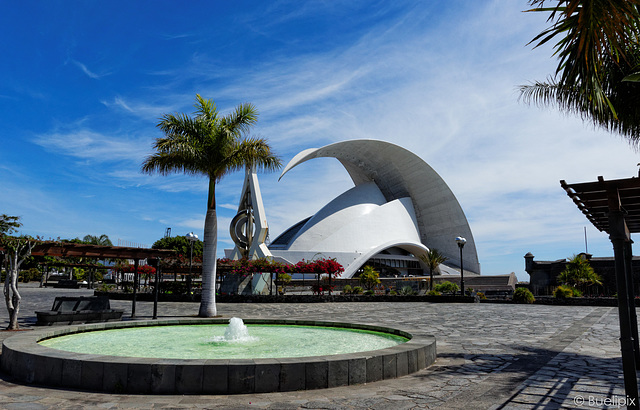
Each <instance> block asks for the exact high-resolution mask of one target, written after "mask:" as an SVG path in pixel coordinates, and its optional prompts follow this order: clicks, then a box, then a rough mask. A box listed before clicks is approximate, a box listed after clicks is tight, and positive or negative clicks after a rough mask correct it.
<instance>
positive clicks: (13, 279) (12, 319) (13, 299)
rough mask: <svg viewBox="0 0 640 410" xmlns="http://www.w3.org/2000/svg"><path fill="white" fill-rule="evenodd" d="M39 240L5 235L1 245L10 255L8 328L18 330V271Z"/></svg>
mask: <svg viewBox="0 0 640 410" xmlns="http://www.w3.org/2000/svg"><path fill="white" fill-rule="evenodd" d="M37 243H38V241H37V240H36V239H34V238H31V237H27V236H21V237H11V236H3V237H1V238H0V245H1V246H2V247H3V248H4V249H5V250H6V252H7V256H8V264H9V266H8V269H7V275H6V278H5V281H4V289H3V291H4V300H5V304H6V305H7V311H8V312H9V326H7V330H17V329H18V328H19V326H18V313H19V312H20V300H21V299H22V297H21V296H20V292H18V271H19V270H20V265H22V263H23V262H24V260H25V259H27V258H28V257H29V256H30V255H31V250H32V249H33V247H34V246H36V244H37Z"/></svg>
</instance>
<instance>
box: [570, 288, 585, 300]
mask: <svg viewBox="0 0 640 410" xmlns="http://www.w3.org/2000/svg"><path fill="white" fill-rule="evenodd" d="M571 290H572V291H573V297H574V298H581V297H582V291H581V290H580V289H576V288H571Z"/></svg>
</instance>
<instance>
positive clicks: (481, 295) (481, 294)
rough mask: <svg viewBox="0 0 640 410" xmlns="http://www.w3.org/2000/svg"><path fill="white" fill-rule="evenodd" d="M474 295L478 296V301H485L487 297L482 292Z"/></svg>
mask: <svg viewBox="0 0 640 410" xmlns="http://www.w3.org/2000/svg"><path fill="white" fill-rule="evenodd" d="M476 295H477V296H478V298H479V299H486V298H487V297H486V296H485V295H484V293H482V292H478V293H476Z"/></svg>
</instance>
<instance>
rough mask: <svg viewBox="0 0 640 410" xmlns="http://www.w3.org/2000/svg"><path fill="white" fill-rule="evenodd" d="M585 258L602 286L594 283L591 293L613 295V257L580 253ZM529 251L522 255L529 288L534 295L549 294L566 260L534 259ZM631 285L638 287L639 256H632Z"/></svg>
mask: <svg viewBox="0 0 640 410" xmlns="http://www.w3.org/2000/svg"><path fill="white" fill-rule="evenodd" d="M579 255H580V256H582V257H584V258H586V259H587V260H588V261H589V264H590V265H591V267H592V268H593V270H594V272H595V273H597V274H598V275H599V276H600V277H601V278H602V286H597V285H594V286H593V287H592V289H591V290H592V293H593V294H597V295H600V294H602V295H613V294H615V293H616V292H617V290H616V274H615V265H614V258H613V257H602V258H597V257H596V258H594V257H593V256H592V255H591V254H588V253H580V254H579ZM534 258H535V257H534V256H533V254H532V253H531V252H529V253H527V254H526V255H524V260H525V264H524V266H525V267H524V269H525V271H526V272H527V273H528V274H529V277H530V279H529V288H530V290H531V292H533V294H534V295H536V296H543V295H551V294H552V293H553V291H554V289H555V288H557V287H558V285H560V283H558V275H560V273H561V272H562V271H564V269H565V267H566V265H567V260H566V259H558V260H555V261H535V260H534ZM632 268H633V287H634V290H635V293H636V294H638V293H639V289H640V257H638V256H634V257H633V260H632Z"/></svg>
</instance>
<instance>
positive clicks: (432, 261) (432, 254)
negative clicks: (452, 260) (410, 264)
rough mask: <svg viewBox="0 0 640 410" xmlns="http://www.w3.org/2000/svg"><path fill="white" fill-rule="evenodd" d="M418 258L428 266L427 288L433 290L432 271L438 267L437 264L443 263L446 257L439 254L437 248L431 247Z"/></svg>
mask: <svg viewBox="0 0 640 410" xmlns="http://www.w3.org/2000/svg"><path fill="white" fill-rule="evenodd" d="M420 260H422V261H423V262H424V263H425V264H426V265H427V267H428V268H429V290H433V271H435V270H436V269H438V266H440V264H441V263H444V262H445V261H446V260H447V257H446V256H444V255H443V254H441V253H440V251H439V250H437V249H435V248H431V249H429V251H428V252H427V253H425V254H422V255H420Z"/></svg>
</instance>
